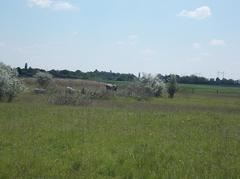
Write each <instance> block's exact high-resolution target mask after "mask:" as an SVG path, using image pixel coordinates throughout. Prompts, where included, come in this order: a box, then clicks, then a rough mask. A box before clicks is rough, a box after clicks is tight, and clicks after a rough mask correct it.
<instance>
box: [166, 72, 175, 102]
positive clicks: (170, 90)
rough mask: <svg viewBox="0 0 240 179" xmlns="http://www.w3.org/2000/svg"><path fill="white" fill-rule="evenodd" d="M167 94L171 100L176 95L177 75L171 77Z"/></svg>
mask: <svg viewBox="0 0 240 179" xmlns="http://www.w3.org/2000/svg"><path fill="white" fill-rule="evenodd" d="M167 92H168V96H169V98H174V95H175V93H176V92H177V80H176V76H175V75H170V78H169V81H168V85H167Z"/></svg>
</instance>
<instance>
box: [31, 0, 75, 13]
mask: <svg viewBox="0 0 240 179" xmlns="http://www.w3.org/2000/svg"><path fill="white" fill-rule="evenodd" d="M28 4H29V6H30V7H33V6H38V7H41V8H50V9H53V10H57V11H72V10H77V9H78V7H76V6H74V5H73V4H71V3H69V2H67V1H58V0H28Z"/></svg>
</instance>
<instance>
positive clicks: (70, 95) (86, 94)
mask: <svg viewBox="0 0 240 179" xmlns="http://www.w3.org/2000/svg"><path fill="white" fill-rule="evenodd" d="M112 96H113V93H111V92H107V91H102V90H99V91H91V90H86V89H85V88H83V89H82V90H74V91H72V90H69V89H67V88H56V89H55V90H53V91H51V92H50V96H49V98H48V102H49V103H51V104H58V105H73V106H79V105H80V106H81V105H89V104H91V103H92V102H93V100H99V99H109V98H110V97H112Z"/></svg>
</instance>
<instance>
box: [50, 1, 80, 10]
mask: <svg viewBox="0 0 240 179" xmlns="http://www.w3.org/2000/svg"><path fill="white" fill-rule="evenodd" d="M52 8H53V9H54V10H60V11H71V10H77V9H78V8H77V7H76V6H74V5H72V4H70V3H69V2H57V3H53V6H52Z"/></svg>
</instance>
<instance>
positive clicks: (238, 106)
mask: <svg viewBox="0 0 240 179" xmlns="http://www.w3.org/2000/svg"><path fill="white" fill-rule="evenodd" d="M223 102H225V103H223ZM239 131H240V99H236V98H230V97H225V98H218V97H212V98H209V97H204V96H201V97H199V96H195V97H194V96H192V97H188V98H185V97H181V96H179V97H178V98H177V99H174V100H169V99H165V98H164V99H155V100H151V101H147V102H139V101H136V100H133V99H126V98H120V99H115V100H110V101H100V102H97V103H96V104H95V105H93V106H83V107H71V106H54V105H48V104H47V103H46V102H45V101H44V100H42V98H40V97H38V96H32V95H25V96H22V97H21V98H19V99H18V100H17V101H16V102H14V103H11V104H9V103H0V178H194V179H195V178H211V179H213V178H216V179H221V178H223V179H225V178H238V177H239V176H240V157H239V156H240V150H239V149H240V133H239Z"/></svg>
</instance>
